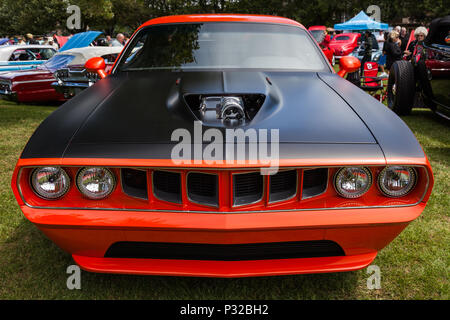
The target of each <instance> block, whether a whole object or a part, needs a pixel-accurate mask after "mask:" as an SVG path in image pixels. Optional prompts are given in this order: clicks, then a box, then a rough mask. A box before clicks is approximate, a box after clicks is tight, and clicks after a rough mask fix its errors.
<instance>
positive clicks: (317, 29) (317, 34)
mask: <svg viewBox="0 0 450 320" xmlns="http://www.w3.org/2000/svg"><path fill="white" fill-rule="evenodd" d="M326 30H327V27H326V26H310V27H309V28H308V31H309V32H310V33H311V34H312V36H313V37H314V39H316V41H317V43H321V42H322V40H323V34H324V31H326Z"/></svg>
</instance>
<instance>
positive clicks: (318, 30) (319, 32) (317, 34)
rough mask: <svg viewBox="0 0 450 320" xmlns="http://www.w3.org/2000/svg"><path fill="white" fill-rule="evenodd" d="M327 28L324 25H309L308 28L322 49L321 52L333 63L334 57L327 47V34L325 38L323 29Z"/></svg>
mask: <svg viewBox="0 0 450 320" xmlns="http://www.w3.org/2000/svg"><path fill="white" fill-rule="evenodd" d="M326 30H327V28H326V27H325V26H311V27H309V28H308V31H309V33H311V35H312V36H313V38H314V40H316V41H317V43H318V44H319V45H320V48H321V49H322V51H323V53H324V54H325V56H326V57H327V60H328V61H329V62H330V63H331V64H332V65H334V62H335V58H334V52H333V50H332V49H331V48H330V47H329V41H328V39H329V36H328V38H326V36H325V31H326Z"/></svg>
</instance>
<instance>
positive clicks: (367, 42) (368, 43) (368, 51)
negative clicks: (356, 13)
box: [361, 30, 374, 74]
mask: <svg viewBox="0 0 450 320" xmlns="http://www.w3.org/2000/svg"><path fill="white" fill-rule="evenodd" d="M373 42H374V40H373V36H372V33H371V32H370V31H369V30H367V31H366V32H365V33H364V39H363V45H364V56H363V58H362V60H361V74H362V73H363V71H364V64H365V63H366V62H370V61H372V49H373Z"/></svg>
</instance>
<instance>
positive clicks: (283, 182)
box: [269, 170, 297, 203]
mask: <svg viewBox="0 0 450 320" xmlns="http://www.w3.org/2000/svg"><path fill="white" fill-rule="evenodd" d="M296 194H297V170H287V171H279V172H278V173H277V174H275V175H273V176H270V190H269V202H270V203H271V202H279V201H284V200H288V199H291V198H292V197H294V196H295V195H296Z"/></svg>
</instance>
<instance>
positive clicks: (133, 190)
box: [121, 169, 148, 199]
mask: <svg viewBox="0 0 450 320" xmlns="http://www.w3.org/2000/svg"><path fill="white" fill-rule="evenodd" d="M121 176H122V188H123V192H125V193H126V194H127V195H129V196H131V197H135V198H141V199H148V193H147V171H144V170H136V169H122V170H121Z"/></svg>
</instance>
